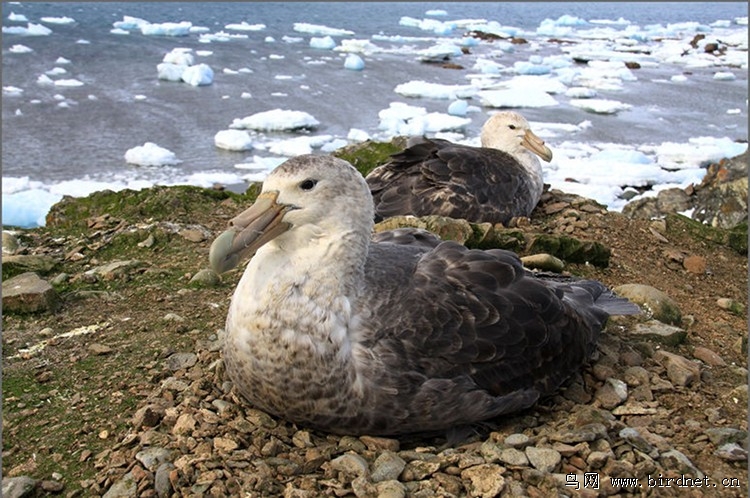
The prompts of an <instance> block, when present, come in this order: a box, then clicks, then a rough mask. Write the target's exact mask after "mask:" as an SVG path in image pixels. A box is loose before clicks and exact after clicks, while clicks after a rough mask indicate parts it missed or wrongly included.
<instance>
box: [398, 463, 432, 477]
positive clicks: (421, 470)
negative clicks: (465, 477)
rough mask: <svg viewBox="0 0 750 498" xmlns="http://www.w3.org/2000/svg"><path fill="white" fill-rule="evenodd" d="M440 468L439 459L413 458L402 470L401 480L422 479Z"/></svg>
mask: <svg viewBox="0 0 750 498" xmlns="http://www.w3.org/2000/svg"><path fill="white" fill-rule="evenodd" d="M439 468H440V462H438V461H425V460H412V461H411V462H409V463H407V464H406V467H404V471H403V472H401V478H400V479H399V480H401V481H421V480H422V479H425V478H427V477H429V476H431V475H432V474H434V473H435V472H437V470H438V469H439Z"/></svg>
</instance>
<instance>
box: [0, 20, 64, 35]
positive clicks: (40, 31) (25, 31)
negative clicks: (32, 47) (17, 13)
mask: <svg viewBox="0 0 750 498" xmlns="http://www.w3.org/2000/svg"><path fill="white" fill-rule="evenodd" d="M3 33H5V34H8V35H25V36H48V35H50V34H52V30H51V29H49V28H48V27H46V26H42V25H41V24H34V23H33V22H30V23H28V25H27V26H26V27H25V28H24V27H21V26H3Z"/></svg>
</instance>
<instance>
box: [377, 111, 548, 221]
mask: <svg viewBox="0 0 750 498" xmlns="http://www.w3.org/2000/svg"><path fill="white" fill-rule="evenodd" d="M481 142H482V146H481V147H471V146H468V145H459V144H454V143H451V142H449V141H447V140H441V139H428V138H424V137H422V138H419V139H417V140H415V141H414V142H413V143H412V144H411V145H410V146H409V147H407V148H406V149H405V150H404V151H402V152H400V153H398V154H394V155H393V157H392V159H391V161H389V162H388V163H386V164H384V165H382V166H379V167H377V168H375V169H374V170H372V171H371V172H370V174H368V175H367V184H368V185H369V186H370V191H371V192H372V196H373V199H374V200H375V221H381V220H383V219H384V218H388V217H390V216H397V215H409V214H411V215H414V216H426V215H431V214H436V215H442V216H449V217H451V218H463V219H466V220H468V221H473V222H478V223H484V222H490V223H502V224H504V225H507V224H508V222H509V221H510V220H511V219H513V218H514V217H521V216H529V215H530V214H531V212H532V211H533V210H534V208H535V207H536V205H537V204H538V202H539V198H540V197H541V195H542V191H543V189H544V181H543V179H542V166H541V164H540V163H539V159H537V156H539V157H541V158H542V159H544V160H545V161H547V162H549V161H551V160H552V152H551V151H550V150H549V148H548V147H547V146H546V145H544V142H543V141H542V140H541V139H540V138H539V137H537V136H536V135H535V134H534V133H533V132H532V131H531V129H530V128H529V123H528V122H527V121H526V119H524V118H523V116H521V115H520V114H518V113H516V112H512V111H505V112H499V113H497V114H493V115H492V116H491V117H490V118H489V119H488V120H487V122H486V123H485V124H484V126H483V127H482V135H481Z"/></svg>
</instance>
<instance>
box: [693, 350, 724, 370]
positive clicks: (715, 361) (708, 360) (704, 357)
mask: <svg viewBox="0 0 750 498" xmlns="http://www.w3.org/2000/svg"><path fill="white" fill-rule="evenodd" d="M693 357H694V358H696V359H698V360H701V361H702V362H703V363H705V364H706V365H710V366H712V367H721V366H724V365H726V364H727V363H726V362H725V361H724V360H723V359H722V357H721V356H719V355H718V354H716V353H714V352H713V351H711V350H710V349H708V348H704V347H703V346H697V347H696V348H695V349H694V350H693Z"/></svg>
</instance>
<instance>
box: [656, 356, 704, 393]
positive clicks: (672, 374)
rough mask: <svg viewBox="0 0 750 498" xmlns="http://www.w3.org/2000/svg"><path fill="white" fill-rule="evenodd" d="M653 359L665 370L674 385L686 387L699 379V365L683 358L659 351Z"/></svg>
mask: <svg viewBox="0 0 750 498" xmlns="http://www.w3.org/2000/svg"><path fill="white" fill-rule="evenodd" d="M654 359H655V360H656V361H658V362H659V363H661V364H662V366H663V367H664V368H666V369H667V377H668V378H669V380H670V381H671V382H672V383H673V384H675V385H678V386H682V387H686V386H690V385H691V384H693V383H694V382H695V381H697V380H698V379H700V376H701V367H700V365H699V364H698V363H696V362H694V361H691V360H688V359H687V358H685V357H683V356H680V355H678V354H674V353H670V352H668V351H663V350H659V351H657V352H656V353H655V354H654Z"/></svg>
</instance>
